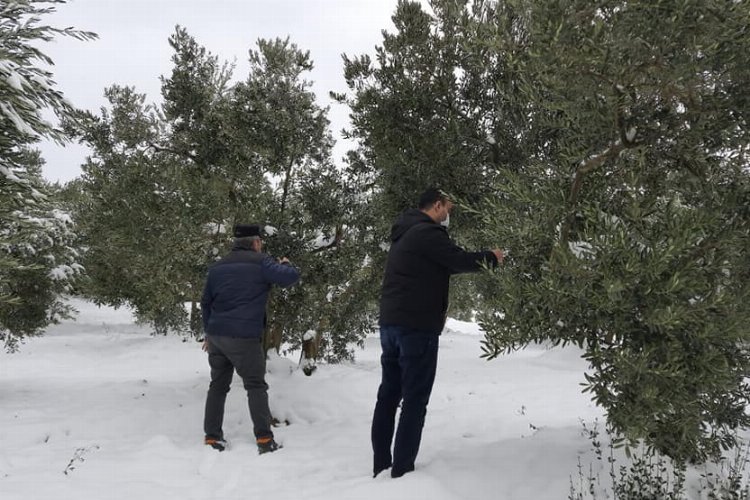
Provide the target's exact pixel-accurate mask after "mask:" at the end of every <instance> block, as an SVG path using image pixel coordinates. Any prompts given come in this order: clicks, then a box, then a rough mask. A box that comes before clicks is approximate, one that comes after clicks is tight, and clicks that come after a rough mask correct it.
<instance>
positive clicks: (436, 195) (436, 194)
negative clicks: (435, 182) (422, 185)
mask: <svg viewBox="0 0 750 500" xmlns="http://www.w3.org/2000/svg"><path fill="white" fill-rule="evenodd" d="M439 201H448V195H446V194H445V192H443V191H442V190H441V189H438V188H435V187H431V188H429V189H428V190H427V191H425V192H424V193H422V194H421V195H420V196H419V207H418V208H419V209H420V210H424V209H427V208H430V207H431V206H432V205H434V204H435V203H437V202H439Z"/></svg>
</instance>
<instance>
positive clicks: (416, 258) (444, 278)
mask: <svg viewBox="0 0 750 500" xmlns="http://www.w3.org/2000/svg"><path fill="white" fill-rule="evenodd" d="M391 242H392V243H391V249H390V251H389V252H388V262H387V264H386V267H385V277H384V278H383V290H382V294H381V297H380V324H381V325H395V326H405V327H409V328H413V329H415V330H421V331H424V332H427V333H436V334H438V333H440V332H441V331H442V329H443V326H444V325H445V319H446V312H447V311H448V287H449V285H450V276H451V274H459V273H470V272H475V271H479V270H480V269H481V266H482V263H483V262H487V263H488V264H489V265H492V266H495V265H497V258H496V257H495V254H494V253H492V252H490V251H485V252H476V253H472V252H467V251H465V250H463V249H462V248H460V247H459V246H457V245H456V244H455V243H453V242H452V241H451V239H450V237H449V236H448V231H447V230H446V228H445V227H443V226H441V225H440V224H438V223H436V222H434V221H433V220H432V219H431V218H430V217H429V216H428V215H426V214H425V213H424V212H421V211H420V210H416V209H411V210H407V211H406V212H404V213H403V214H401V216H400V217H399V219H398V220H397V221H396V223H395V224H394V225H393V227H392V228H391Z"/></svg>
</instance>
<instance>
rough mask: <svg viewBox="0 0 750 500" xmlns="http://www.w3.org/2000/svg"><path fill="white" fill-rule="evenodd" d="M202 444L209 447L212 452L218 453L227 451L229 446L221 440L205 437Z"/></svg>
mask: <svg viewBox="0 0 750 500" xmlns="http://www.w3.org/2000/svg"><path fill="white" fill-rule="evenodd" d="M203 442H204V443H205V444H206V445H207V446H210V447H211V448H213V449H214V450H219V451H224V450H226V449H227V446H229V443H227V442H226V441H224V440H223V439H216V438H210V437H207V438H206V439H205V440H204V441H203Z"/></svg>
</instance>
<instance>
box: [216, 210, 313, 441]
mask: <svg viewBox="0 0 750 500" xmlns="http://www.w3.org/2000/svg"><path fill="white" fill-rule="evenodd" d="M234 237H235V240H234V246H233V248H232V251H231V252H230V253H229V254H228V255H227V256H225V257H224V258H223V259H221V260H220V261H219V262H217V263H216V264H214V265H213V266H211V268H210V269H209V271H208V277H207V279H206V286H205V288H204V290H203V299H202V300H201V309H202V312H203V329H204V331H205V332H206V343H205V344H204V349H205V350H206V351H208V364H209V365H210V366H211V384H210V386H209V389H208V396H207V397H206V413H205V418H204V421H203V427H204V431H205V435H206V437H205V443H206V444H207V445H210V446H212V447H213V448H215V449H217V450H219V451H223V450H224V449H225V448H226V445H227V443H226V441H225V440H224V431H223V430H222V424H223V421H224V403H225V401H226V397H227V393H228V392H229V386H230V384H231V382H232V375H233V373H234V370H237V374H238V375H239V376H240V377H242V381H243V383H244V385H245V390H246V391H247V401H248V406H249V407H250V417H251V418H252V420H253V432H254V433H255V439H256V443H257V445H258V452H259V453H266V452H270V451H276V450H277V449H278V448H279V445H278V444H277V443H276V441H275V440H274V438H273V432H272V431H271V411H270V409H269V407H268V385H267V384H266V381H265V373H266V353H265V352H263V331H264V328H265V324H266V302H267V300H268V292H269V290H270V289H271V285H272V284H276V285H279V286H282V287H287V286H290V285H293V284H294V283H296V282H297V281H298V280H299V271H297V269H295V268H294V267H292V266H291V265H290V264H289V261H288V260H287V259H286V258H284V259H281V260H279V261H278V262H277V261H275V260H274V259H273V258H271V257H270V256H268V255H266V254H264V253H261V250H262V247H263V241H262V240H261V237H260V226H256V225H249V224H242V225H237V226H235V227H234Z"/></svg>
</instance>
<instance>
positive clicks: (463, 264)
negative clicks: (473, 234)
mask: <svg viewBox="0 0 750 500" xmlns="http://www.w3.org/2000/svg"><path fill="white" fill-rule="evenodd" d="M421 236H422V238H421V240H422V245H424V246H423V249H424V253H425V255H426V256H427V258H428V259H431V260H433V261H434V262H436V263H437V264H439V265H441V266H443V267H445V268H446V269H448V271H449V272H450V273H451V274H461V273H474V272H478V271H480V270H481V269H482V264H484V263H486V264H488V265H490V266H491V267H496V266H497V257H495V254H494V253H492V252H491V251H489V250H486V251H482V252H467V251H466V250H464V249H463V248H461V247H460V246H458V245H456V244H455V243H453V241H452V240H451V239H450V237H449V236H448V233H447V231H446V230H445V229H444V228H443V227H441V226H438V225H430V226H428V227H426V228H425V229H424V230H423V234H422V235H421Z"/></svg>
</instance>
